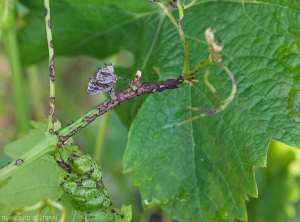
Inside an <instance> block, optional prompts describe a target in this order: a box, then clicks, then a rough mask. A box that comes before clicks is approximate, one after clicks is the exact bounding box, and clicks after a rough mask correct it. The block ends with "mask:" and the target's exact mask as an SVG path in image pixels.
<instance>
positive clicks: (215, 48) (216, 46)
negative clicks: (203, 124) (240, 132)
mask: <svg viewBox="0 0 300 222" xmlns="http://www.w3.org/2000/svg"><path fill="white" fill-rule="evenodd" d="M205 37H206V41H207V43H208V50H209V53H210V55H209V60H210V62H211V63H212V64H214V65H217V66H219V67H221V68H222V69H223V70H224V71H225V72H226V73H227V75H228V76H229V78H230V80H231V84H232V88H231V93H230V95H229V96H228V97H227V98H226V99H225V100H221V99H220V97H219V95H218V93H217V90H216V89H215V87H214V86H213V85H212V84H211V83H210V82H209V80H208V77H209V74H210V72H209V71H207V72H206V73H205V74H204V76H203V78H204V84H205V85H206V86H207V87H208V88H209V90H210V91H211V92H212V93H213V95H214V97H215V99H216V101H217V102H218V103H219V104H220V106H219V107H218V108H215V109H209V108H195V107H191V106H188V107H187V108H188V109H190V110H192V111H201V112H202V113H201V114H199V115H197V116H194V117H192V118H190V119H187V120H184V121H182V122H180V123H178V124H177V126H181V125H183V124H185V123H188V122H191V121H194V120H196V119H199V118H202V117H206V116H211V115H215V114H217V113H219V112H221V111H223V110H224V109H225V108H226V107H227V106H228V105H229V103H231V101H232V100H233V99H234V96H235V94H236V89H237V85H236V81H235V79H234V76H233V74H232V72H231V71H230V69H229V68H228V67H227V66H225V65H223V64H222V63H221V61H222V58H221V56H220V55H219V53H220V52H221V51H222V49H223V47H224V46H223V44H222V42H221V40H218V42H217V43H216V42H215V41H214V30H213V29H211V28H208V29H207V30H206V31H205Z"/></svg>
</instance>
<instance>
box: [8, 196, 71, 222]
mask: <svg viewBox="0 0 300 222" xmlns="http://www.w3.org/2000/svg"><path fill="white" fill-rule="evenodd" d="M46 207H49V210H50V212H51V217H53V218H54V217H55V212H54V209H53V207H55V208H57V209H58V210H60V212H61V217H60V220H59V222H64V221H65V220H66V210H65V208H64V207H63V206H62V205H61V204H59V203H57V202H55V201H53V200H51V199H50V198H47V199H44V200H41V201H39V202H38V203H36V204H34V205H32V206H28V207H22V208H19V209H17V210H15V211H13V212H12V213H11V215H10V216H11V217H13V216H20V217H19V218H20V222H24V220H23V219H22V217H21V215H22V213H23V212H26V211H33V210H36V209H39V210H38V212H37V213H36V215H35V217H34V218H35V219H34V222H36V221H38V219H39V217H40V215H41V213H42V211H43V210H44V209H45V208H46ZM11 221H12V220H9V222H11Z"/></svg>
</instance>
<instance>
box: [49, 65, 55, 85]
mask: <svg viewBox="0 0 300 222" xmlns="http://www.w3.org/2000/svg"><path fill="white" fill-rule="evenodd" d="M49 69H50V70H49V76H50V79H51V81H52V82H54V67H53V66H50V68H49Z"/></svg>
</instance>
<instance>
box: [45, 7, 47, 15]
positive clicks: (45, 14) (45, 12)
mask: <svg viewBox="0 0 300 222" xmlns="http://www.w3.org/2000/svg"><path fill="white" fill-rule="evenodd" d="M47 14H48V10H47V9H46V8H45V16H47Z"/></svg>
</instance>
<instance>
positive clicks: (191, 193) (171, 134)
mask: <svg viewBox="0 0 300 222" xmlns="http://www.w3.org/2000/svg"><path fill="white" fill-rule="evenodd" d="M268 3H270V4H264V3H257V2H256V3H251V2H249V3H241V2H225V1H222V2H207V3H203V2H202V3H199V4H196V5H195V6H193V7H192V8H191V9H189V10H187V11H186V13H185V17H184V20H183V27H185V28H186V32H185V33H186V35H187V36H188V38H187V41H188V42H189V43H190V48H191V54H190V56H191V63H192V64H193V65H195V64H196V62H199V58H201V55H200V56H199V53H201V52H204V49H203V42H204V38H203V33H204V30H205V28H206V27H209V26H214V28H216V29H217V30H218V32H217V35H219V36H221V37H222V41H223V43H224V44H225V48H224V52H223V55H222V56H223V59H224V64H226V65H228V66H229V68H230V69H231V70H232V72H233V73H234V75H235V78H236V81H237V85H238V92H237V95H236V97H235V100H234V101H233V102H232V103H231V104H230V106H229V107H228V108H227V109H226V110H225V111H223V112H221V113H220V114H218V115H215V116H210V117H206V118H203V119H198V120H196V121H194V122H191V123H188V124H186V125H183V126H181V127H178V126H176V123H179V122H181V121H183V120H185V119H188V118H191V117H192V116H195V115H197V113H196V112H192V111H189V110H187V108H186V107H187V106H188V105H189V106H192V107H202V108H217V107H218V104H217V103H216V102H215V100H214V98H213V95H212V94H211V93H210V92H209V91H208V90H207V88H206V87H205V85H204V84H203V82H202V81H199V83H196V84H193V85H191V86H185V87H182V88H180V89H178V90H173V91H168V92H163V93H160V94H156V95H151V96H150V97H148V99H147V100H146V101H145V102H144V104H143V105H142V108H141V109H140V110H139V113H138V115H137V117H136V118H135V119H134V121H133V123H132V125H131V128H130V132H129V141H128V146H127V150H126V152H125V157H124V171H125V172H129V171H135V172H136V180H135V185H137V186H139V187H140V191H141V193H142V199H143V203H144V206H145V207H146V208H147V207H151V206H154V205H159V206H161V207H162V208H163V209H164V210H165V211H166V212H167V213H168V214H169V215H170V216H171V217H172V218H174V219H177V220H179V221H232V219H233V218H238V219H240V220H247V214H246V208H245V202H244V201H245V200H247V199H248V197H247V194H248V195H250V196H253V197H257V196H258V191H257V187H256V183H255V178H254V171H253V166H266V154H267V148H268V144H269V142H270V139H271V138H274V139H276V140H279V141H282V142H284V143H287V144H290V145H292V146H295V147H296V146H298V145H299V142H300V140H299V133H300V127H299V123H298V120H299V115H298V113H299V106H298V103H297V101H298V100H299V98H298V97H299V90H298V79H299V78H298V77H297V75H298V71H297V70H298V67H299V59H298V58H297V57H298V56H299V48H298V46H299V33H298V32H297V31H296V30H297V29H296V27H297V28H300V27H299V25H298V23H297V22H296V19H292V18H293V17H296V16H297V15H298V16H299V15H300V13H299V10H298V9H297V10H295V8H292V6H288V7H287V6H285V5H281V6H280V5H277V4H274V3H273V2H272V1H268ZM283 6H284V7H283ZM228 15H230V16H228ZM194 21H201V22H200V23H201V24H199V23H195V22H194ZM286 21H289V22H286ZM162 38H163V37H162ZM169 54H171V53H169ZM157 57H159V55H157ZM175 61H178V63H180V60H176V59H174V61H173V62H174V63H175ZM200 61H201V60H200ZM178 69H179V67H178ZM210 70H211V73H212V74H211V77H210V80H211V82H212V84H213V85H214V86H215V87H216V88H217V90H218V91H219V95H221V96H222V97H223V98H226V96H227V95H228V94H229V93H230V89H231V84H230V81H229V80H226V79H225V77H226V75H225V74H224V73H222V71H221V70H218V69H216V68H210ZM163 73H164V74H167V73H169V72H164V71H163ZM170 75H171V73H170Z"/></svg>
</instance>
